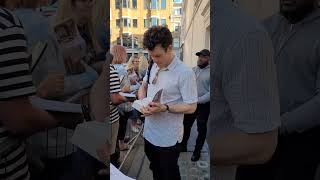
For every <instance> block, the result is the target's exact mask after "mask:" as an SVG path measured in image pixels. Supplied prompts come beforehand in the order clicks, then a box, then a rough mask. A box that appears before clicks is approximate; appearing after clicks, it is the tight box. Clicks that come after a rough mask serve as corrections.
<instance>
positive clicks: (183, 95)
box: [144, 57, 198, 147]
mask: <svg viewBox="0 0 320 180" xmlns="http://www.w3.org/2000/svg"><path fill="white" fill-rule="evenodd" d="M167 68H168V70H167V71H161V72H160V73H159V75H158V79H157V81H156V84H152V81H153V79H154V78H155V76H156V73H157V71H158V70H159V67H158V66H157V64H153V66H152V69H151V73H150V84H148V91H147V96H148V97H151V98H152V97H153V96H154V95H155V93H156V92H157V91H159V90H160V89H163V92H162V96H161V99H160V103H162V104H168V105H174V104H182V103H186V104H192V103H197V101H198V96H197V85H196V79H195V75H194V72H193V71H192V69H191V68H189V67H187V66H186V65H185V64H183V63H182V62H181V61H180V59H178V58H177V57H174V60H173V61H172V63H171V64H170V65H169V66H168V67H167ZM146 79H147V75H146V77H145V78H144V81H145V82H146ZM183 117H184V115H183V114H175V113H169V112H161V113H157V114H153V115H151V116H148V117H146V119H145V126H144V138H145V139H146V140H148V141H149V142H150V143H152V144H153V145H155V146H160V147H170V146H174V145H175V144H176V143H177V142H181V141H182V137H183Z"/></svg>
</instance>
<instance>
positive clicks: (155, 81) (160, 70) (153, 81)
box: [152, 68, 169, 85]
mask: <svg viewBox="0 0 320 180" xmlns="http://www.w3.org/2000/svg"><path fill="white" fill-rule="evenodd" d="M163 71H169V69H168V68H162V69H159V70H158V71H157V73H156V76H155V77H154V79H153V80H152V84H153V85H155V84H156V83H157V80H158V76H159V74H160V72H163Z"/></svg>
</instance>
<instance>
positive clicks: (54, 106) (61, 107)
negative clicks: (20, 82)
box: [29, 96, 82, 113]
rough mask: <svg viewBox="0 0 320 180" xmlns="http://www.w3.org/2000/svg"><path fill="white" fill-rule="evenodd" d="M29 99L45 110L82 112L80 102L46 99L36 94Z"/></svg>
mask: <svg viewBox="0 0 320 180" xmlns="http://www.w3.org/2000/svg"><path fill="white" fill-rule="evenodd" d="M29 100H30V102H31V104H32V105H33V106H35V107H37V108H39V109H42V110H46V111H56V112H68V113H82V108H81V104H74V103H66V102H61V101H53V100H47V99H42V98H40V97H37V96H31V97H30V98H29Z"/></svg>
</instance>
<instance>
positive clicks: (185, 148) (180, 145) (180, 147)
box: [177, 144, 187, 152]
mask: <svg viewBox="0 0 320 180" xmlns="http://www.w3.org/2000/svg"><path fill="white" fill-rule="evenodd" d="M177 150H178V151H179V152H187V146H185V145H182V144H177Z"/></svg>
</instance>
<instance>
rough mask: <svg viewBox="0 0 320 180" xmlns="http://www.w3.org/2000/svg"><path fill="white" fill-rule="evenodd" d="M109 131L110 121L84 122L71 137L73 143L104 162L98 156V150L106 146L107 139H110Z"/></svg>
mask: <svg viewBox="0 0 320 180" xmlns="http://www.w3.org/2000/svg"><path fill="white" fill-rule="evenodd" d="M109 132H110V123H109V122H97V121H90V122H84V123H81V124H78V126H77V127H76V129H75V131H74V133H73V136H72V137H71V143H72V144H74V145H75V146H77V147H79V148H80V149H82V150H83V151H85V152H87V153H88V154H89V155H91V156H92V157H94V158H96V159H97V160H99V161H101V162H102V160H101V159H100V158H99V157H98V154H97V150H98V149H101V148H102V147H103V146H106V142H107V140H108V139H110V137H109V136H110V135H109V134H108V133H109ZM102 163H105V162H102Z"/></svg>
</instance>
